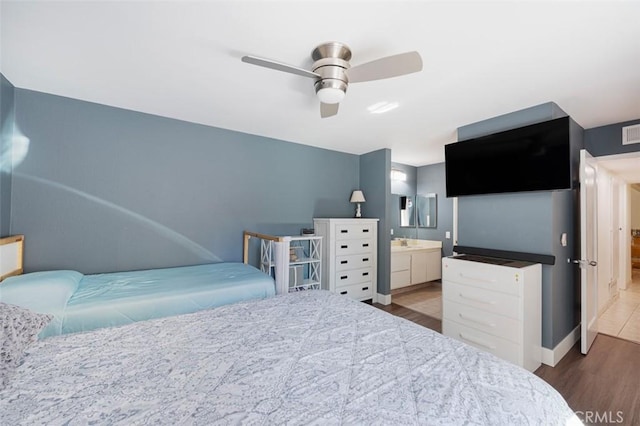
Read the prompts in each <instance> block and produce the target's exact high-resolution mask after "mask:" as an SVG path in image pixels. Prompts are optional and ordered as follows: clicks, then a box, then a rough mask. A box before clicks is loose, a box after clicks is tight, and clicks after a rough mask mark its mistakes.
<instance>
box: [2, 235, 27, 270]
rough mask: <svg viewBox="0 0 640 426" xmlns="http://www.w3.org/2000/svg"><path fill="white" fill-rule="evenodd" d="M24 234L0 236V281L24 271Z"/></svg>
mask: <svg viewBox="0 0 640 426" xmlns="http://www.w3.org/2000/svg"><path fill="white" fill-rule="evenodd" d="M23 253H24V235H13V236H11V237H5V238H0V281H2V280H4V279H5V278H7V277H10V276H12V275H20V274H21V273H22V256H23Z"/></svg>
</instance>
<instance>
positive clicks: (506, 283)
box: [442, 258, 524, 296]
mask: <svg viewBox="0 0 640 426" xmlns="http://www.w3.org/2000/svg"><path fill="white" fill-rule="evenodd" d="M523 277H524V272H523V271H522V270H521V269H520V268H507V267H504V266H497V265H490V264H485V263H480V262H472V261H467V260H459V259H451V258H443V259H442V280H443V281H444V280H447V281H453V282H456V283H460V284H469V285H472V286H476V287H479V288H486V289H490V290H495V291H500V292H502V293H507V294H513V295H516V296H517V295H519V294H520V286H521V285H522V281H523V279H524V278H523Z"/></svg>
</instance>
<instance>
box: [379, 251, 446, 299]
mask: <svg viewBox="0 0 640 426" xmlns="http://www.w3.org/2000/svg"><path fill="white" fill-rule="evenodd" d="M440 253H441V252H440V249H436V250H434V249H403V251H396V252H394V251H392V252H391V290H395V289H397V288H402V287H406V286H410V285H414V284H421V283H426V282H429V281H434V280H438V279H440V277H441V271H442V269H441V258H442V257H441V255H440Z"/></svg>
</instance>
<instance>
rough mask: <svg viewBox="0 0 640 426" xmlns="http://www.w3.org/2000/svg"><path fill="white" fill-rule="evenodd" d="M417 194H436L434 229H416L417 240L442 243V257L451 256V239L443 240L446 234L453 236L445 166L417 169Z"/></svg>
mask: <svg viewBox="0 0 640 426" xmlns="http://www.w3.org/2000/svg"><path fill="white" fill-rule="evenodd" d="M417 194H418V195H423V194H436V203H437V204H436V207H437V212H438V213H437V218H436V227H435V228H418V238H419V239H422V240H436V241H442V253H443V255H444V256H451V255H452V254H453V238H449V239H447V238H445V234H446V232H450V234H449V235H451V236H453V199H452V198H447V181H446V175H445V164H444V163H439V164H432V165H429V166H422V167H419V168H418V185H417Z"/></svg>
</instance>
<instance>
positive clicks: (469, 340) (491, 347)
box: [458, 333, 496, 350]
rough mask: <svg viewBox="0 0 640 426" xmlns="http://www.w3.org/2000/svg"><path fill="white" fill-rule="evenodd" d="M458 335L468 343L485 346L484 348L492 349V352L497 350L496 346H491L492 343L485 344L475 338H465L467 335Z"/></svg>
mask: <svg viewBox="0 0 640 426" xmlns="http://www.w3.org/2000/svg"><path fill="white" fill-rule="evenodd" d="M458 335H459V336H460V338H461V339H462V340H466V341H467V342H471V343H475V344H476V345H480V346H484V347H485V348H487V349H491V350H493V349H495V348H496V347H495V346H493V345H492V344H490V343H485V342H483V341H481V340H478V339H475V338H473V337H469V336H465V335H464V334H462V333H458Z"/></svg>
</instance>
